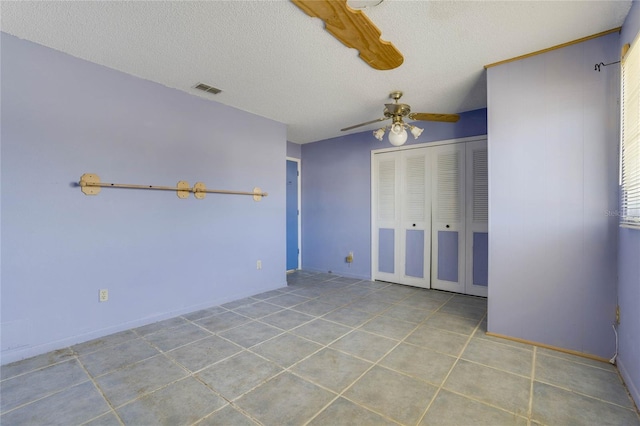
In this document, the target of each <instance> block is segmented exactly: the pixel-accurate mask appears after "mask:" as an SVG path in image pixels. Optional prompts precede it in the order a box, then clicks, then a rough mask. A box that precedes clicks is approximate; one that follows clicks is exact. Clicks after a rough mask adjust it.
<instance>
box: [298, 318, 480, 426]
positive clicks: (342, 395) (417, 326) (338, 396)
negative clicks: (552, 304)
mask: <svg viewBox="0 0 640 426" xmlns="http://www.w3.org/2000/svg"><path fill="white" fill-rule="evenodd" d="M388 309H391V306H390V307H388V308H387V309H385V310H383V311H381V312H380V313H379V314H378V315H376V316H374V317H373V318H371V319H370V320H368V321H367V322H365V323H364V324H361V325H360V326H359V327H358V328H354V331H355V330H357V329H359V328H360V327H362V326H363V325H365V324H367V323H368V322H371V321H373V320H374V319H375V318H377V317H379V316H381V315H382V314H383V313H384V312H386V311H387V310H388ZM438 309H439V308H438ZM436 311H437V310H436ZM434 313H435V311H434ZM432 314H433V313H432ZM432 314H430V315H429V316H428V317H430V316H431V315H432ZM428 317H427V318H428ZM424 321H426V318H425V320H423V321H422V322H421V323H419V324H416V325H415V327H414V328H413V329H412V330H411V331H410V332H409V333H407V334H406V335H405V336H404V338H402V339H400V340H399V341H398V342H397V343H396V344H395V345H394V346H392V347H391V348H390V349H389V350H388V351H387V352H386V353H384V354H383V355H382V356H380V357H379V358H378V359H377V360H376V361H374V362H372V365H371V366H369V368H367V369H366V370H365V371H364V372H363V373H362V374H361V375H360V376H358V377H357V378H356V379H355V380H353V382H351V384H350V385H348V386H346V387H345V388H344V389H343V390H342V391H341V392H339V394H338V395H337V396H336V397H335V398H334V399H333V400H332V401H329V403H328V404H327V405H326V406H324V407H323V408H322V409H320V411H318V412H317V413H316V414H315V415H314V416H312V417H311V418H310V419H309V420H308V421H307V422H306V423H305V426H306V425H307V424H309V423H310V422H312V421H313V419H315V418H316V417H317V416H319V415H320V414H321V413H322V412H323V411H324V410H325V409H326V408H328V407H329V406H330V405H331V404H333V402H335V401H336V400H337V399H338V398H340V397H342V398H345V399H347V400H348V401H350V402H351V403H353V404H356V405H357V406H359V407H361V408H364V409H368V410H369V411H373V412H375V413H376V414H380V415H381V416H382V417H384V418H387V419H391V418H389V417H388V416H386V415H384V414H382V413H378V412H377V411H375V410H372V409H371V408H368V407H366V406H364V405H362V404H360V403H358V402H356V401H352V400H351V399H349V398H347V397H345V396H344V394H345V392H347V391H348V390H349V389H351V388H352V387H353V386H354V385H355V384H356V383H357V382H358V381H359V380H360V379H361V378H362V377H364V376H365V375H366V374H367V373H368V372H369V371H371V370H372V369H374V368H375V367H376V366H379V367H381V368H385V367H384V366H382V365H380V364H379V363H380V361H382V360H383V359H384V358H385V357H387V356H388V355H389V354H390V353H391V352H393V351H394V350H395V349H396V348H397V347H398V346H400V345H401V344H402V343H403V342H404V340H405V339H406V338H407V337H408V336H409V335H411V333H413V332H414V331H416V330H417V329H418V328H419V327H420V326H421V325H422V323H423V322H424ZM479 325H480V324H478V326H479ZM362 331H364V330H362ZM343 337H344V336H343ZM381 337H384V336H381ZM349 355H351V356H353V355H352V354H349ZM357 358H358V357H357ZM369 362H371V361H369ZM412 378H413V377H412ZM413 379H415V378H413ZM314 384H315V383H314ZM434 397H435V396H434ZM391 420H392V419H391ZM393 421H394V422H395V423H398V422H396V421H395V420H393Z"/></svg>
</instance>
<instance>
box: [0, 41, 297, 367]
mask: <svg viewBox="0 0 640 426" xmlns="http://www.w3.org/2000/svg"><path fill="white" fill-rule="evenodd" d="M1 42H2V45H1V48H2V74H1V77H2V116H1V119H2V130H1V132H2V133H1V137H2V147H1V153H2V287H1V297H2V302H1V303H2V305H1V308H2V316H1V322H2V363H7V362H11V361H14V360H17V359H21V358H24V357H28V356H31V355H36V354H39V353H43V352H46V351H49V350H52V349H57V348H60V347H64V346H67V345H70V344H74V343H77V342H80V341H84V340H88V339H90V338H94V337H99V336H102V335H106V334H109V333H112V332H116V331H119V330H122V329H126V328H130V327H133V326H138V325H142V324H145V323H149V322H153V321H156V320H160V319H164V318H168V317H171V316H174V315H178V314H181V313H185V312H189V311H193V310H196V309H199V308H204V307H207V306H212V305H216V304H219V303H223V302H226V301H229V300H232V299H237V298H240V297H244V296H248V295H250V294H255V293H258V292H261V291H265V290H269V289H273V288H277V287H281V286H284V285H286V276H285V167H284V158H285V155H286V127H285V126H284V125H283V124H280V123H276V122H273V121H270V120H267V119H265V118H261V117H258V116H255V115H251V114H248V113H246V112H242V111H239V110H236V109H233V108H229V107H226V106H223V105H220V104H218V103H215V102H212V101H209V100H205V99H201V98H198V97H195V96H191V95H188V94H186V93H184V92H181V91H178V90H173V89H169V88H166V87H164V86H161V85H158V84H155V83H151V82H148V81H145V80H141V79H139V78H136V77H133V76H130V75H126V74H123V73H120V72H117V71H114V70H111V69H108V68H105V67H102V66H99V65H95V64H92V63H89V62H86V61H83V60H80V59H76V58H73V57H71V56H68V55H65V54H62V53H60V52H57V51H54V50H51V49H48V48H45V47H42V46H39V45H36V44H33V43H31V42H27V41H24V40H20V39H17V38H15V37H12V36H9V35H6V34H4V33H3V34H2V40H1ZM256 141H260V142H259V143H256ZM85 172H92V173H97V174H98V175H99V176H100V177H101V179H102V180H103V181H104V182H116V183H133V184H155V185H167V186H174V185H175V184H176V182H177V181H178V180H186V181H188V182H189V183H191V184H193V183H195V182H197V181H200V182H204V183H205V184H206V185H207V187H208V188H211V189H214V188H217V189H235V190H251V189H252V188H253V187H254V186H260V187H261V188H262V189H263V190H265V191H267V192H268V193H269V196H268V197H267V198H265V199H263V200H262V201H261V202H259V203H258V202H254V201H253V200H252V198H251V197H244V196H231V195H214V194H208V195H207V196H206V199H204V200H196V199H195V198H194V197H193V196H190V197H189V199H185V200H181V199H178V198H177V196H176V194H175V193H173V192H162V191H141V190H119V189H103V190H102V192H101V193H100V194H99V195H97V196H93V197H89V196H85V195H83V194H82V193H81V192H80V189H79V188H77V187H75V186H74V182H77V181H78V180H79V178H80V176H81V175H82V174H83V173H85ZM258 259H260V260H262V265H263V268H262V270H256V261H257V260H258ZM102 288H106V289H108V290H109V301H108V302H106V303H98V290H99V289H102Z"/></svg>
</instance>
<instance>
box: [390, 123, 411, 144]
mask: <svg viewBox="0 0 640 426" xmlns="http://www.w3.org/2000/svg"><path fill="white" fill-rule="evenodd" d="M406 141H407V131H406V130H405V129H404V126H403V125H402V124H400V123H394V124H393V125H392V126H391V131H390V132H389V143H390V144H391V145H393V146H401V145H404V143H405V142H406Z"/></svg>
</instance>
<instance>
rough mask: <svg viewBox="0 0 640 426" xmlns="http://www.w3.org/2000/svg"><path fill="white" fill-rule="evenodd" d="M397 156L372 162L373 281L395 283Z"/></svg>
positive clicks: (387, 155) (392, 154) (378, 157)
mask: <svg viewBox="0 0 640 426" xmlns="http://www.w3.org/2000/svg"><path fill="white" fill-rule="evenodd" d="M399 166H400V156H399V155H398V154H397V153H395V152H388V153H382V154H376V155H374V160H373V180H374V182H373V183H374V185H373V191H372V205H373V218H372V219H373V232H372V247H373V250H372V252H373V253H372V254H373V256H372V257H373V259H372V263H373V279H374V280H380V281H389V282H398V278H399V276H400V272H399V271H398V263H399V260H398V252H399V247H400V234H399V233H398V228H399V224H400V217H399V207H400V205H399V202H398V199H399V195H400V176H399V168H400V167H399Z"/></svg>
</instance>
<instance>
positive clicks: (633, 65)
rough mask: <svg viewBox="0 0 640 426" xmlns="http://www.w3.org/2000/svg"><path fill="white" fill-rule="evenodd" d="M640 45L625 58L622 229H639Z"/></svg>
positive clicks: (622, 113) (622, 131) (628, 52)
mask: <svg viewBox="0 0 640 426" xmlns="http://www.w3.org/2000/svg"><path fill="white" fill-rule="evenodd" d="M638 44H640V43H639V42H638V37H636V40H635V41H634V42H633V43H632V45H631V47H630V48H629V50H628V51H627V53H626V54H625V55H624V58H622V112H621V117H622V126H621V149H620V151H621V164H620V176H621V179H620V182H621V195H620V201H621V205H620V213H621V214H620V226H624V227H631V228H637V229H640V46H638Z"/></svg>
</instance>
